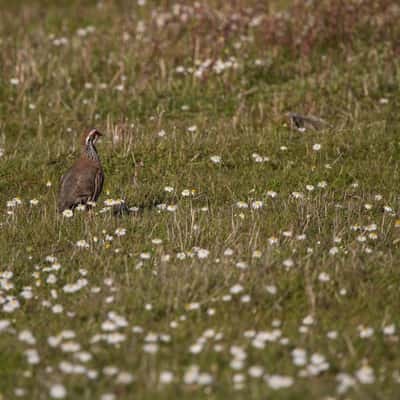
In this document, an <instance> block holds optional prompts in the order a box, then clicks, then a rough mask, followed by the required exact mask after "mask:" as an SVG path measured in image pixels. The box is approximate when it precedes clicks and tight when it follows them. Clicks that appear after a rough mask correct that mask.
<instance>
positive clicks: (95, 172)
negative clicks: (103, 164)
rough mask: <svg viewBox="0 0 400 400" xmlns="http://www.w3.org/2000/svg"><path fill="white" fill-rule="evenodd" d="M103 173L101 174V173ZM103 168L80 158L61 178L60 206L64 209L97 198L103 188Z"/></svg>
mask: <svg viewBox="0 0 400 400" xmlns="http://www.w3.org/2000/svg"><path fill="white" fill-rule="evenodd" d="M100 173H101V174H100ZM99 175H102V171H101V168H100V167H99V166H98V165H96V164H94V163H87V162H84V161H82V160H79V161H78V162H77V163H75V165H73V166H72V167H71V168H70V169H69V170H68V171H67V172H66V174H65V175H64V176H63V177H62V178H61V187H60V193H59V201H58V208H59V210H60V211H63V210H65V209H68V208H70V209H71V208H75V207H76V206H77V205H78V204H85V203H87V202H88V201H89V200H92V199H95V198H96V199H97V197H98V196H99V194H100V192H101V189H102V181H103V178H100V177H99Z"/></svg>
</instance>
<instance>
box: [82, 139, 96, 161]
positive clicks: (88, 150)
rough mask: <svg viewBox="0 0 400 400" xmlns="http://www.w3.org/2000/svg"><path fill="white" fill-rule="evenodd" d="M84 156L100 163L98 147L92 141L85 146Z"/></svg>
mask: <svg viewBox="0 0 400 400" xmlns="http://www.w3.org/2000/svg"><path fill="white" fill-rule="evenodd" d="M84 154H85V156H86V158H87V159H89V160H93V161H97V162H100V158H99V155H98V154H97V150H96V147H94V144H93V142H92V141H89V142H88V143H87V144H86V145H85V149H84Z"/></svg>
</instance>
